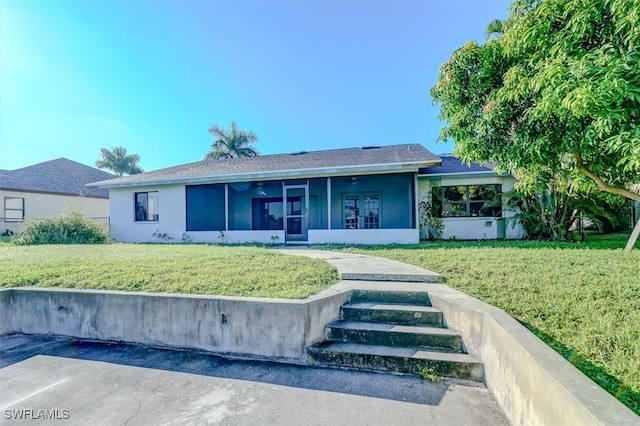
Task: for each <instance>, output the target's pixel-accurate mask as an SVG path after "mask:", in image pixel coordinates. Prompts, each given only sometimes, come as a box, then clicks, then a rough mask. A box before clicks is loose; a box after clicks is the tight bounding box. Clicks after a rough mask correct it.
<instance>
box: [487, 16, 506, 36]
mask: <svg viewBox="0 0 640 426" xmlns="http://www.w3.org/2000/svg"><path fill="white" fill-rule="evenodd" d="M504 31H505V25H504V21H501V20H500V19H494V20H493V21H491V22H489V25H487V29H486V30H485V32H484V36H485V37H486V39H487V40H489V39H490V38H491V37H502V35H503V34H504Z"/></svg>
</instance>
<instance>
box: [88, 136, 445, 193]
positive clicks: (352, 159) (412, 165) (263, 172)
mask: <svg viewBox="0 0 640 426" xmlns="http://www.w3.org/2000/svg"><path fill="white" fill-rule="evenodd" d="M438 164H440V157H438V156H436V155H434V154H433V153H431V152H430V151H429V150H427V149H426V148H424V147H423V146H422V145H420V144H404V145H388V146H380V147H378V146H375V147H362V148H344V149H332V150H326V151H311V152H305V151H302V152H294V153H290V154H275V155H260V156H257V157H243V158H230V159H221V160H204V161H198V162H196V163H190V164H184V165H181V166H175V167H169V168H166V169H161V170H155V171H151V172H146V173H140V174H137V175H131V176H124V177H120V178H116V179H111V180H109V181H103V182H97V183H95V184H93V185H99V186H101V187H106V188H114V187H126V186H143V185H158V184H172V183H197V182H241V181H250V180H257V179H264V180H268V179H282V178H286V179H296V178H310V177H320V176H339V175H348V174H356V173H359V174H375V173H399V172H412V171H413V172H417V171H418V169H419V168H420V167H426V166H433V165H438Z"/></svg>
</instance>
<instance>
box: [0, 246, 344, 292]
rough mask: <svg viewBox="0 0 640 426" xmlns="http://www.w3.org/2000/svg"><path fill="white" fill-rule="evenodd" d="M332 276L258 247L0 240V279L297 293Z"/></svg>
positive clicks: (325, 267)
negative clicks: (12, 242)
mask: <svg viewBox="0 0 640 426" xmlns="http://www.w3.org/2000/svg"><path fill="white" fill-rule="evenodd" d="M337 279H338V276H337V273H336V271H335V268H333V267H332V266H330V265H329V264H327V263H325V262H323V261H321V260H317V259H309V258H306V257H302V256H286V255H283V254H280V253H277V252H273V251H269V250H267V249H265V248H260V247H247V246H236V247H220V246H208V245H198V244H188V245H181V244H172V245H162V244H107V245H39V246H12V245H7V244H4V245H2V244H0V287H16V286H38V287H67V288H85V289H99V290H124V291H151V292H167V293H195V294H213V295H226V296H253V297H277V298H292V299H302V298H305V297H307V296H309V295H311V294H314V293H317V292H319V291H321V290H323V289H325V288H327V287H329V286H330V285H332V284H334V283H335V282H336V281H337Z"/></svg>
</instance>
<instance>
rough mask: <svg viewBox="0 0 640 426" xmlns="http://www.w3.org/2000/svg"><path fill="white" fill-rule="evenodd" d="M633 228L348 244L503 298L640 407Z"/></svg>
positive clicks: (638, 259) (500, 301)
mask: <svg viewBox="0 0 640 426" xmlns="http://www.w3.org/2000/svg"><path fill="white" fill-rule="evenodd" d="M626 238H627V236H624V235H614V236H596V235H593V236H588V239H587V241H586V242H584V243H579V244H575V243H547V242H529V241H491V242H440V243H425V244H421V245H419V246H408V247H407V246H392V247H359V248H340V250H345V251H348V252H352V253H365V254H369V255H373V256H381V257H387V258H390V259H395V260H399V261H402V262H406V263H410V264H413V265H417V266H421V267H423V268H426V269H429V270H432V271H435V272H438V273H440V274H442V275H444V276H445V277H446V279H447V284H448V285H450V286H451V287H453V288H456V289H458V290H460V291H462V292H464V293H466V294H469V295H471V296H474V297H476V298H478V299H480V300H483V301H484V302H486V303H489V304H491V305H494V306H498V307H500V308H502V309H504V310H505V311H507V312H508V313H509V314H511V315H512V316H513V317H515V318H516V319H517V320H518V321H520V322H521V323H522V324H524V325H525V326H526V327H527V328H528V329H529V330H531V331H533V332H534V333H535V334H536V335H537V336H538V337H540V338H541V339H542V340H544V341H545V342H546V343H547V344H548V345H550V346H551V347H552V348H554V349H555V350H556V351H557V352H559V353H560V354H561V355H562V356H564V357H565V358H566V359H568V360H569V361H570V362H571V363H572V364H573V365H575V366H576V367H578V368H579V369H580V370H581V371H583V372H584V373H585V374H586V375H587V376H589V377H590V378H591V379H593V380H594V381H596V382H597V383H598V384H599V385H600V386H602V387H603V388H604V389H606V390H607V391H609V392H610V393H611V394H613V395H614V396H616V397H617V398H618V399H619V400H620V401H622V402H623V403H624V404H625V405H627V406H628V407H630V408H631V409H632V410H633V411H635V412H636V413H637V414H640V250H637V249H636V250H634V251H632V252H624V251H623V250H622V248H624V245H625V243H626Z"/></svg>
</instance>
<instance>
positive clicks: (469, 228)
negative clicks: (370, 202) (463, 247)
mask: <svg viewBox="0 0 640 426" xmlns="http://www.w3.org/2000/svg"><path fill="white" fill-rule="evenodd" d="M515 183H516V180H515V178H513V177H512V176H497V175H496V176H478V177H474V176H473V175H466V176H465V175H459V176H438V177H435V176H433V177H429V178H427V177H424V176H423V177H420V178H419V180H418V190H419V194H420V195H419V201H421V200H422V198H423V197H424V196H425V195H427V196H428V194H430V191H431V188H432V187H434V186H456V185H490V184H500V185H502V192H508V191H511V190H513V186H514V185H515ZM514 215H515V212H513V211H510V210H507V209H505V208H503V210H502V218H501V219H496V218H491V217H449V218H443V222H444V230H443V232H442V238H443V239H445V240H448V239H458V240H488V239H496V238H502V236H501V235H500V234H501V233H500V228H501V227H504V238H506V239H519V238H523V237H524V230H523V228H522V225H521V224H520V223H518V222H515V221H514V220H510V219H509V218H511V217H513V216H514Z"/></svg>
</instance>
